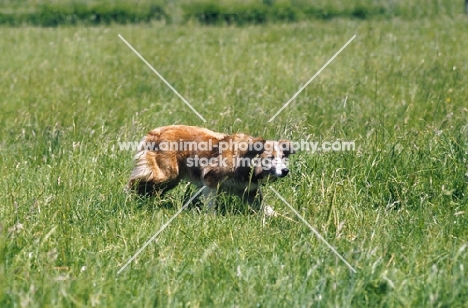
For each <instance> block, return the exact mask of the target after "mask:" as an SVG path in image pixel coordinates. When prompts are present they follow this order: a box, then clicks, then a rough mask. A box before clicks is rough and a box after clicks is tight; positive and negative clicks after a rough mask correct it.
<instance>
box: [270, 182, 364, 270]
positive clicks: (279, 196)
mask: <svg viewBox="0 0 468 308" xmlns="http://www.w3.org/2000/svg"><path fill="white" fill-rule="evenodd" d="M270 189H271V190H272V191H273V192H274V193H275V194H276V195H277V196H278V198H280V199H281V201H283V202H284V203H285V204H286V205H287V206H289V208H290V209H291V210H292V211H293V212H294V214H296V215H297V217H299V219H301V220H302V222H304V223H305V224H306V225H307V226H308V227H309V228H310V230H312V232H314V233H315V235H316V236H317V237H318V238H319V239H320V240H321V241H322V242H324V243H325V244H326V245H327V246H328V248H330V249H331V251H333V252H334V253H335V255H337V256H338V258H340V259H341V260H342V261H343V262H344V263H345V264H346V265H347V266H348V267H349V269H350V270H352V271H353V272H354V273H357V271H356V270H355V269H354V267H352V266H351V264H349V263H348V261H346V260H345V258H343V257H342V256H341V255H340V254H339V253H338V251H336V249H335V248H334V247H333V246H332V245H330V244H329V243H328V242H327V241H326V240H325V239H324V238H323V237H322V236H321V235H320V233H318V231H317V230H315V229H314V227H312V226H311V225H310V224H309V223H308V222H307V220H305V219H304V217H302V216H301V214H299V212H298V211H296V209H294V208H293V207H292V205H291V204H289V203H288V201H286V199H284V198H283V197H282V196H281V195H280V194H279V192H277V191H276V190H275V189H274V188H273V187H271V186H270Z"/></svg>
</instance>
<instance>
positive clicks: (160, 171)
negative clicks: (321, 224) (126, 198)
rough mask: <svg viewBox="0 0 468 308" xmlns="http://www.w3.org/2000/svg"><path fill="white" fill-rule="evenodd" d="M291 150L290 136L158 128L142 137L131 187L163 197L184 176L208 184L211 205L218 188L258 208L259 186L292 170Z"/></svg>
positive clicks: (260, 198)
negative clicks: (273, 137) (276, 138)
mask: <svg viewBox="0 0 468 308" xmlns="http://www.w3.org/2000/svg"><path fill="white" fill-rule="evenodd" d="M290 154H293V149H292V146H291V142H289V141H287V140H279V141H274V140H265V139H263V138H258V137H252V136H249V135H245V134H233V135H226V134H221V133H216V132H213V131H211V130H208V129H205V128H200V127H196V126H185V125H171V126H164V127H159V128H156V129H154V130H152V131H150V132H149V133H148V134H147V135H146V136H145V137H144V138H143V140H142V141H141V143H140V145H139V148H138V152H137V154H136V155H135V157H134V159H135V168H134V169H133V171H132V173H131V175H130V180H129V183H128V187H127V188H128V189H129V190H132V191H134V192H136V193H138V194H144V195H151V194H154V193H158V194H160V195H161V194H163V193H164V192H166V191H167V190H170V189H172V188H174V187H175V186H176V185H177V184H178V183H179V182H180V181H181V180H186V181H189V182H191V183H193V184H195V185H196V186H198V187H202V186H206V188H205V189H204V191H203V192H204V195H205V196H206V197H207V199H208V206H209V207H213V206H214V198H215V196H216V193H217V191H224V192H228V193H230V194H235V195H237V196H239V197H241V198H242V199H243V200H244V201H246V202H248V203H249V205H250V206H251V207H252V208H253V209H254V210H259V209H260V208H261V204H262V194H261V191H260V186H261V184H262V183H264V182H266V181H269V180H275V179H276V178H281V177H285V176H286V175H287V174H288V172H289V169H288V168H287V159H288V156H289V155H290ZM268 209H269V210H271V208H269V207H268Z"/></svg>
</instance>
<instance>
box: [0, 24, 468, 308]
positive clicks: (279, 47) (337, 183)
mask: <svg viewBox="0 0 468 308" xmlns="http://www.w3.org/2000/svg"><path fill="white" fill-rule="evenodd" d="M466 31H467V25H466V22H465V20H464V17H463V16H456V17H455V18H449V17H447V16H440V17H439V18H437V19H431V18H429V19H415V20H412V21H403V20H398V19H394V20H379V21H377V20H374V21H358V20H345V19H337V20H334V21H333V23H330V22H323V21H322V22H314V23H299V24H289V25H269V26H258V27H246V28H199V27H190V26H161V25H148V26H112V27H109V28H104V27H99V28H56V29H34V28H20V29H11V28H1V29H0V32H1V36H2V38H3V43H2V44H1V45H0V52H1V54H2V55H3V56H2V57H1V58H0V67H2V68H4V69H3V71H2V80H3V82H2V86H1V87H0V96H1V97H2V100H1V102H0V104H1V109H2V112H1V113H0V122H1V123H2V126H1V127H0V135H1V136H2V140H1V144H0V147H1V153H2V155H1V156H0V160H1V166H2V175H1V176H0V187H1V188H0V189H1V193H0V203H1V204H2V206H1V207H0V217H1V220H0V221H1V222H0V241H1V242H0V247H1V249H0V261H1V262H0V281H1V283H0V286H1V287H0V306H2V307H13V306H33V307H35V306H79V307H81V306H112V307H119V306H122V307H128V306H134V307H142V306H195V307H198V306H236V305H237V306H247V307H252V306H267V307H272V306H313V307H315V306H320V307H322V306H324V307H337V306H338V307H346V306H352V307H363V306H373V307H399V306H404V307H414V306H420V307H423V306H426V307H427V306H429V307H432V306H433V307H448V306H450V307H457V306H458V307H460V306H463V305H466V302H468V291H467V290H468V279H467V275H466V264H468V257H467V254H466V247H467V236H468V231H467V230H468V229H467V226H468V216H467V215H468V214H467V210H468V205H467V193H468V191H467V176H468V175H467V160H466V158H467V150H468V149H467V142H468V135H467V134H468V127H467V122H466V119H467V113H468V110H467V107H466V101H465V100H466V97H467V94H468V93H467V88H466V84H467V81H468V80H467V77H466V76H467V74H466V70H467V64H466V59H465V57H464V54H465V52H466V50H468V49H467V47H468V46H467V44H468V43H467V41H466V40H463V39H460V38H463V37H464V36H465V33H466ZM119 33H120V34H122V35H123V37H124V38H125V39H127V40H128V41H129V42H130V43H131V44H132V45H133V46H134V47H135V48H136V49H137V50H138V51H139V52H140V53H141V54H142V55H143V56H144V57H145V58H146V59H147V60H148V61H149V62H150V63H152V64H153V65H154V66H155V68H156V69H157V70H158V71H159V72H160V73H161V74H162V75H163V76H165V77H166V79H167V80H168V81H169V82H171V84H172V85H173V86H174V87H175V88H176V89H177V90H178V91H179V92H180V93H181V94H182V95H183V96H184V97H185V98H187V99H188V101H189V102H191V103H192V104H193V106H194V107H195V108H196V109H197V110H198V111H199V112H200V113H201V114H202V115H203V116H204V117H205V118H206V119H207V120H208V122H207V123H206V124H204V123H202V122H201V121H200V119H198V118H197V117H196V116H195V115H194V114H193V113H192V112H191V111H190V109H188V108H187V107H186V106H185V105H184V104H183V102H181V101H180V99H179V98H177V97H176V96H175V95H174V94H173V93H172V92H171V91H170V90H169V89H168V88H167V87H166V86H165V85H164V84H163V83H162V82H161V81H160V80H159V79H158V78H157V77H156V76H155V75H154V74H153V73H152V72H151V71H150V70H149V69H148V68H147V67H146V66H145V65H144V64H143V63H142V62H141V61H140V60H139V59H138V58H137V57H136V56H135V55H134V54H133V53H132V52H131V50H129V49H128V48H127V46H125V44H124V43H123V42H122V41H120V39H119V38H118V37H117V35H118V34H119ZM354 34H357V38H356V39H355V41H354V42H353V43H352V44H351V45H350V46H349V47H348V48H347V49H346V50H345V51H343V53H342V54H341V55H340V56H339V57H338V58H337V59H336V60H335V61H334V62H333V63H332V64H331V65H330V66H329V67H328V68H327V69H326V70H325V71H324V72H323V73H322V74H321V75H320V76H319V77H318V78H317V79H316V80H315V81H314V82H313V83H312V84H311V85H310V86H309V87H308V88H307V89H306V90H305V91H304V92H303V93H301V95H300V96H299V97H298V98H297V100H295V101H294V102H293V103H292V104H291V105H290V106H289V107H288V108H287V109H285V110H284V112H283V113H281V114H280V115H279V116H278V118H277V119H276V120H275V122H274V123H271V124H268V123H267V120H268V119H269V118H270V117H271V116H272V115H273V114H274V113H275V112H276V111H277V110H278V109H279V108H280V107H281V105H282V104H283V103H284V102H286V101H287V100H288V99H289V98H290V97H291V96H292V95H293V94H294V93H295V92H296V91H297V89H298V88H299V87H300V86H301V85H302V84H304V82H306V81H307V80H308V79H309V78H310V77H311V76H312V75H313V74H314V73H315V72H316V71H317V70H318V69H319V68H320V67H321V66H322V65H323V64H324V63H325V62H326V61H327V60H328V59H329V58H330V57H331V56H332V55H333V54H334V53H335V52H336V51H337V50H338V49H339V48H340V47H341V46H342V45H343V44H344V43H345V42H346V41H347V40H348V39H349V38H350V37H351V36H352V35H354ZM176 123H183V124H189V125H204V126H206V127H208V128H210V129H213V130H216V131H223V132H227V133H230V132H237V131H242V132H248V133H250V134H252V135H261V136H265V137H267V138H280V137H281V138H291V139H294V140H299V139H301V138H307V139H308V140H313V141H320V142H321V141H335V140H345V141H351V140H353V141H355V143H356V147H357V149H356V151H351V152H332V153H307V152H302V153H299V154H297V155H296V156H295V157H293V159H292V165H291V170H292V172H291V176H290V177H288V178H286V179H284V181H281V182H277V183H274V184H272V186H273V187H274V188H275V189H277V190H278V191H279V192H280V193H281V194H282V195H283V196H284V197H285V198H286V199H287V200H288V202H290V203H291V204H292V205H293V206H294V207H295V208H296V209H298V211H299V212H300V213H301V214H302V215H303V216H304V217H305V218H306V219H307V220H308V221H309V222H310V223H311V224H312V225H313V226H315V227H316V228H317V229H318V231H319V232H320V233H321V234H322V235H323V236H324V237H325V238H326V239H327V240H328V241H329V242H330V243H331V244H332V245H333V246H334V247H336V249H337V250H338V251H339V252H340V253H341V254H342V255H343V256H344V257H345V258H346V259H347V260H348V261H349V262H350V263H351V264H352V265H353V266H354V267H355V268H356V269H357V271H358V272H357V274H352V273H351V272H350V271H349V270H348V269H347V268H346V266H345V265H344V264H343V263H342V262H341V261H340V260H339V259H337V258H336V257H335V256H334V255H333V254H332V253H331V252H330V251H329V249H328V248H327V247H326V246H324V245H323V243H322V242H320V241H319V240H317V239H316V238H315V237H314V236H313V235H312V234H311V233H310V231H309V230H308V229H307V227H306V226H304V225H303V224H302V223H297V224H296V223H293V222H290V221H288V220H285V219H283V218H281V217H277V218H273V219H270V220H269V221H268V222H267V224H266V225H263V224H262V217H261V215H251V214H246V213H245V211H242V210H239V209H242V208H243V205H241V204H240V203H239V201H238V200H236V199H234V198H227V199H226V200H225V201H224V205H225V206H227V207H230V208H231V209H232V210H231V211H227V213H225V214H224V215H217V216H212V215H203V214H202V215H201V214H199V213H198V212H197V211H196V210H190V211H185V212H183V213H182V214H181V215H180V216H179V217H178V218H177V219H176V220H175V221H174V222H173V223H172V224H171V225H170V226H169V228H168V229H166V230H165V231H164V232H163V233H162V234H161V235H160V236H159V238H158V239H157V241H156V242H155V243H153V244H151V245H150V246H149V247H148V248H147V249H146V250H145V251H144V252H143V253H142V254H141V255H140V256H139V257H138V258H137V260H136V262H134V263H132V265H131V266H129V267H128V268H127V269H125V271H123V272H122V273H121V274H120V275H116V273H117V271H118V270H119V269H120V267H121V266H123V265H124V263H125V262H126V261H127V260H128V259H129V258H130V257H131V256H132V255H133V254H134V253H135V252H136V251H137V250H138V249H139V248H140V247H141V246H142V244H143V243H144V242H145V241H146V240H147V239H149V238H150V237H151V236H152V235H153V234H154V233H155V232H156V231H157V230H158V229H159V228H160V227H161V226H162V225H163V224H164V223H165V222H166V221H167V220H168V219H169V218H170V217H171V216H172V215H173V214H174V213H175V212H176V211H177V209H178V208H180V207H181V206H182V199H183V194H184V187H180V188H178V189H176V190H174V191H173V192H172V193H171V194H169V195H168V196H167V197H166V198H165V199H164V200H159V199H155V200H138V199H134V198H130V197H128V196H127V195H126V194H125V193H124V191H123V186H124V184H125V182H126V180H127V177H128V175H129V172H130V170H131V168H132V156H133V153H132V152H130V151H120V150H119V148H118V142H119V141H138V140H140V138H141V137H142V135H143V134H144V133H145V132H146V131H148V130H150V129H151V128H154V127H157V126H162V125H169V124H176ZM265 195H266V202H267V203H268V204H270V205H271V206H273V207H274V208H275V209H276V210H277V211H279V212H280V213H282V214H285V215H288V216H290V217H293V214H292V213H290V212H289V211H288V208H287V207H286V206H285V205H284V204H282V202H281V201H280V200H278V199H277V198H276V197H275V195H274V194H273V193H272V192H271V191H270V190H268V189H266V190H265ZM162 205H164V206H162Z"/></svg>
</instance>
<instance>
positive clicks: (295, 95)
mask: <svg viewBox="0 0 468 308" xmlns="http://www.w3.org/2000/svg"><path fill="white" fill-rule="evenodd" d="M354 38H356V35H354V36H353V37H352V38H351V39H350V40H349V41H348V42H346V44H344V46H343V47H341V49H340V50H338V51H337V52H336V53H335V55H334V56H333V57H331V59H330V60H328V62H327V63H325V65H324V66H322V68H321V69H319V70H318V72H317V73H315V75H314V76H312V78H310V79H309V81H307V83H306V84H305V85H303V86H302V87H301V88H300V89H299V91H297V93H296V94H294V95H293V97H291V99H290V100H289V101H288V102H287V103H286V104H284V105H283V107H281V109H280V110H278V112H277V113H275V115H274V116H272V117H271V119H269V120H268V122H271V121H273V120H274V119H275V118H276V116H278V114H280V112H281V111H283V109H284V108H286V107H288V105H289V104H290V103H291V102H292V101H293V100H294V99H295V98H296V97H297V96H298V95H299V93H301V92H302V90H304V89H305V88H306V87H307V86H308V85H309V83H311V82H312V80H314V79H315V77H317V76H318V75H320V73H321V72H322V71H323V70H324V69H325V68H326V67H327V66H328V64H330V63H331V62H332V61H333V60H335V58H336V57H337V56H338V55H339V54H340V53H341V52H342V51H343V49H345V48H346V47H347V46H348V45H349V44H350V43H351V42H352V41H353V40H354Z"/></svg>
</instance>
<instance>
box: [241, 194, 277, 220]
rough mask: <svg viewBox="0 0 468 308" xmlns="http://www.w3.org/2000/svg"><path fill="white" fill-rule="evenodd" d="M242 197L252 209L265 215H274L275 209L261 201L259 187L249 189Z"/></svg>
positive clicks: (261, 195)
mask: <svg viewBox="0 0 468 308" xmlns="http://www.w3.org/2000/svg"><path fill="white" fill-rule="evenodd" d="M244 196H245V197H244V199H245V200H246V201H247V203H248V204H249V206H250V208H251V209H253V210H254V211H256V212H257V211H259V210H260V211H263V213H264V214H265V216H275V210H273V208H272V207H271V206H269V205H266V204H264V203H263V194H262V191H261V189H260V188H257V189H255V190H253V191H249V192H248V193H247V194H246V195H244Z"/></svg>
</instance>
